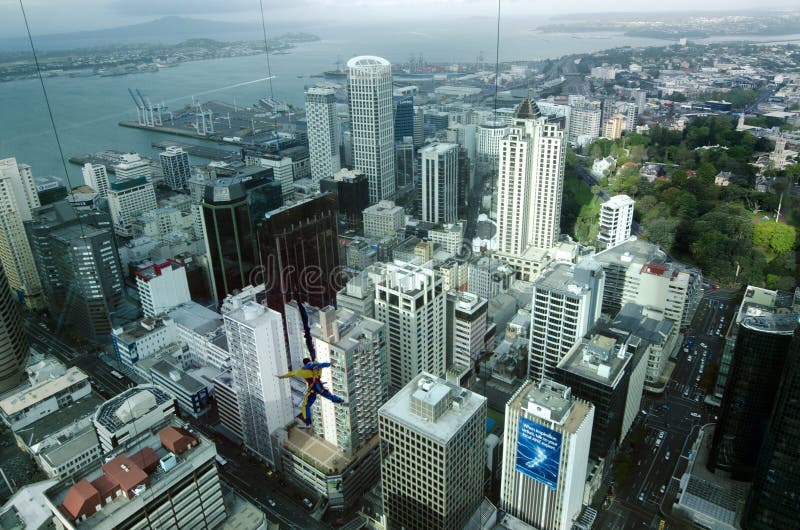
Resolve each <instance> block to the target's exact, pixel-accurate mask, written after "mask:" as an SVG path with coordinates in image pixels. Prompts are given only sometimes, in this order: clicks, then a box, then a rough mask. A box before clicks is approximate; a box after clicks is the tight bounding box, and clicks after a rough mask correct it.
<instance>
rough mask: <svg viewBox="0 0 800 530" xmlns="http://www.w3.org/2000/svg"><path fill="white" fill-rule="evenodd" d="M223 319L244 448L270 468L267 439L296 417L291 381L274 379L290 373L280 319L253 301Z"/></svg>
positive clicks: (269, 442) (237, 308)
mask: <svg viewBox="0 0 800 530" xmlns="http://www.w3.org/2000/svg"><path fill="white" fill-rule="evenodd" d="M224 318H225V333H226V335H227V337H228V350H229V352H230V354H231V364H232V367H233V378H234V381H236V388H237V397H238V400H239V414H240V417H241V422H242V433H243V434H244V445H245V447H247V449H248V450H250V451H251V452H252V453H253V454H255V455H256V456H257V457H258V458H260V459H261V460H262V461H264V462H268V463H269V464H270V465H273V466H274V465H275V461H274V456H273V455H274V452H273V448H272V439H271V437H270V435H271V434H272V431H274V430H275V429H277V428H279V427H283V426H285V425H286V424H287V423H290V422H291V421H292V419H293V417H294V414H293V412H292V399H291V394H290V391H289V381H287V380H286V379H278V378H277V377H275V376H277V375H280V374H284V373H286V372H287V371H288V369H289V363H288V362H287V355H286V343H285V341H284V333H283V319H282V318H281V315H280V314H279V313H278V312H276V311H273V310H271V309H269V308H267V307H264V306H263V305H260V304H257V303H256V302H246V303H245V304H242V305H241V306H240V307H236V308H234V309H232V310H231V311H230V312H228V313H226V314H225V315H224Z"/></svg>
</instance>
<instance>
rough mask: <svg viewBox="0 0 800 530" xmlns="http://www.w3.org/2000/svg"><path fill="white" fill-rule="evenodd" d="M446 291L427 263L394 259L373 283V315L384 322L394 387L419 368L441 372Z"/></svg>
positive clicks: (425, 370)
mask: <svg viewBox="0 0 800 530" xmlns="http://www.w3.org/2000/svg"><path fill="white" fill-rule="evenodd" d="M445 298H446V295H445V292H444V290H443V289H442V279H441V278H439V277H437V275H436V274H435V273H434V272H433V271H432V270H430V269H426V268H422V267H418V266H416V265H411V264H409V263H403V262H399V261H395V262H394V263H388V264H386V266H385V267H384V268H383V269H382V278H381V279H380V280H379V281H377V282H376V285H375V319H376V320H379V321H381V322H383V323H384V324H385V325H386V336H387V338H388V342H389V388H390V389H391V390H395V391H396V390H399V389H400V388H402V387H403V386H404V385H406V384H407V383H408V382H409V381H411V379H413V378H414V377H415V376H416V375H417V374H419V373H420V372H429V373H432V374H434V375H436V376H438V377H444V374H445V368H446V351H445V344H446V340H445Z"/></svg>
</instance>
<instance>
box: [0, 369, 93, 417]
mask: <svg viewBox="0 0 800 530" xmlns="http://www.w3.org/2000/svg"><path fill="white" fill-rule="evenodd" d="M88 379H89V376H88V375H86V374H85V373H84V372H83V370H81V369H80V368H78V367H76V366H73V367H70V368H68V369H67V371H66V373H65V374H64V375H62V376H60V377H57V378H55V379H49V380H47V381H42V382H41V383H39V384H36V385H33V386H31V387H29V388H26V389H24V390H22V391H20V392H17V393H16V394H13V395H11V396H9V397H7V398H5V399H4V400H2V401H0V410H2V412H3V414H5V415H7V416H11V415H13V414H16V413H17V412H20V411H22V410H25V409H27V408H28V407H31V406H33V405H35V404H36V403H39V402H41V401H44V400H45V399H48V398H50V397H52V396H54V395H55V394H58V393H59V392H62V391H64V390H66V389H67V388H69V387H71V386H72V385H74V384H76V383H80V382H82V381H88Z"/></svg>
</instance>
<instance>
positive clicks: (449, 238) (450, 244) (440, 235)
mask: <svg viewBox="0 0 800 530" xmlns="http://www.w3.org/2000/svg"><path fill="white" fill-rule="evenodd" d="M464 228H465V227H464V223H462V222H459V223H451V224H445V225H437V226H434V227H431V228H430V229H429V230H428V241H430V242H431V243H434V244H438V245H440V246H441V248H442V250H444V251H445V252H447V253H448V254H451V255H453V256H458V257H462V256H463V255H464V254H465V249H464V244H465V243H464Z"/></svg>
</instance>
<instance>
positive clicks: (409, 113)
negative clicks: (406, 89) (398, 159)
mask: <svg viewBox="0 0 800 530" xmlns="http://www.w3.org/2000/svg"><path fill="white" fill-rule="evenodd" d="M392 101H393V104H394V138H395V141H396V142H397V143H400V142H402V141H403V138H406V137H409V138H411V139H412V140H411V142H412V144H413V142H414V140H413V138H414V96H413V95H411V94H401V95H395V96H393V98H392Z"/></svg>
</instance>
